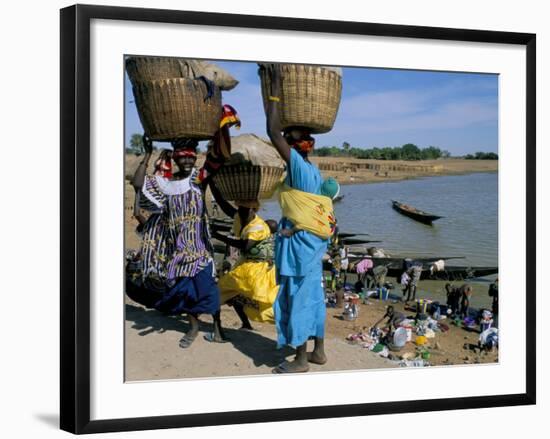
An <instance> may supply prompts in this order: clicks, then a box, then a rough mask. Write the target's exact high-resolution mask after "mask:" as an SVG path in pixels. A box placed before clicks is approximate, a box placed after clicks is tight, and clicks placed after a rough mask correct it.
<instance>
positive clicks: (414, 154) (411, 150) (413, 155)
mask: <svg viewBox="0 0 550 439" xmlns="http://www.w3.org/2000/svg"><path fill="white" fill-rule="evenodd" d="M401 156H402V158H403V160H420V158H421V155H420V149H419V148H418V146H416V145H415V144H413V143H406V144H405V145H403V146H402V147H401Z"/></svg>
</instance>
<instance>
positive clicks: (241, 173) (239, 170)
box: [214, 164, 284, 201]
mask: <svg viewBox="0 0 550 439" xmlns="http://www.w3.org/2000/svg"><path fill="white" fill-rule="evenodd" d="M283 173H284V169H283V168H279V167H272V166H255V165H251V164H238V165H225V166H223V167H222V168H221V169H220V170H219V172H218V173H217V174H216V175H215V176H214V183H215V184H216V187H217V188H218V189H219V191H220V193H221V195H222V196H223V198H225V199H226V200H232V201H235V200H243V201H251V200H265V199H269V198H271V197H272V196H273V194H274V192H275V190H276V189H277V187H278V185H279V183H280V182H281V180H282V177H283Z"/></svg>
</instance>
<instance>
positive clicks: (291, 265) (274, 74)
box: [263, 65, 328, 373]
mask: <svg viewBox="0 0 550 439" xmlns="http://www.w3.org/2000/svg"><path fill="white" fill-rule="evenodd" d="M263 68H267V69H268V71H269V72H270V75H271V95H270V96H269V100H268V107H267V133H268V135H269V137H270V139H271V142H272V143H273V145H274V146H275V148H276V149H277V150H278V152H279V154H280V155H281V158H282V159H283V160H284V161H285V162H286V163H287V177H286V181H285V183H286V184H287V185H288V186H289V187H290V188H292V189H297V190H299V191H303V192H309V193H312V194H317V195H319V194H320V193H321V185H322V183H323V181H322V177H321V174H320V172H319V169H318V168H317V167H316V166H315V165H313V164H312V163H311V162H310V161H309V160H308V153H309V152H310V151H311V150H312V149H313V145H314V140H313V138H312V137H311V136H310V135H309V131H308V130H307V129H305V128H301V127H296V128H291V129H287V130H286V131H285V133H284V135H283V134H282V130H281V125H280V120H279V110H278V108H277V105H278V102H279V96H280V93H281V77H280V72H279V69H278V68H277V66H276V65H269V66H265V67H263ZM294 226H295V225H294V224H292V222H290V221H289V220H288V219H286V218H283V219H282V220H281V222H280V224H279V234H278V237H277V240H276V243H275V265H276V267H277V275H278V283H279V285H280V289H279V293H278V295H277V299H276V301H275V304H274V306H273V308H274V314H275V323H276V327H277V338H278V340H277V341H278V346H279V347H281V346H284V345H289V346H291V347H294V348H295V349H296V357H295V359H294V360H293V361H285V362H283V363H281V364H280V365H279V366H277V367H276V368H275V369H274V370H273V372H274V373H295V372H307V371H308V370H309V362H311V363H316V364H324V363H326V361H327V358H326V355H325V351H324V336H325V318H326V306H325V301H324V290H323V287H322V275H323V270H322V258H323V255H324V254H325V252H326V250H327V246H328V239H323V238H320V237H318V236H316V235H314V234H313V233H311V232H308V231H305V230H298V231H295V230H293V229H294ZM310 338H313V339H314V340H315V346H314V349H313V352H311V353H309V354H308V352H307V341H308V340H309V339H310Z"/></svg>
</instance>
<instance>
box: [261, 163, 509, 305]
mask: <svg viewBox="0 0 550 439" xmlns="http://www.w3.org/2000/svg"><path fill="white" fill-rule="evenodd" d="M341 194H343V195H344V199H343V200H342V201H340V202H338V203H336V204H335V211H336V216H337V219H338V224H339V226H340V231H342V232H353V233H368V234H369V236H368V237H366V238H367V239H372V240H380V241H382V242H381V243H376V244H369V245H373V246H376V247H381V248H383V249H384V250H386V251H388V252H389V253H390V254H391V255H392V256H393V255H396V256H404V257H408V256H411V257H415V256H417V257H418V256H463V257H464V259H457V260H454V261H449V262H447V263H448V264H449V265H461V266H462V265H465V266H498V174H497V173H477V174H468V175H458V176H442V177H427V178H420V179H414V180H403V181H398V182H383V183H369V184H357V185H347V186H342V188H341ZM391 200H397V201H401V202H404V203H406V204H409V205H411V206H414V207H417V208H418V209H421V210H424V211H427V212H430V213H433V214H436V215H441V216H443V217H444V218H441V219H439V220H437V221H435V222H434V223H433V226H427V225H424V224H422V223H419V222H417V221H414V220H412V219H410V218H408V217H406V216H404V215H402V214H400V213H398V212H396V211H395V210H393V208H392V205H391ZM259 213H260V215H261V216H262V217H263V218H265V219H267V218H273V219H279V217H280V209H279V206H278V204H277V203H276V202H275V201H268V202H266V203H265V204H263V205H262V208H261V209H260V212H259ZM491 278H494V276H492V277H491ZM484 302H485V300H484Z"/></svg>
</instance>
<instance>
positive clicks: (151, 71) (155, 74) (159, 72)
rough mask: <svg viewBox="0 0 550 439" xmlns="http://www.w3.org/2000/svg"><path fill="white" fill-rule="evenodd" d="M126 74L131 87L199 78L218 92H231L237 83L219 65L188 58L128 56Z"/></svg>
mask: <svg viewBox="0 0 550 439" xmlns="http://www.w3.org/2000/svg"><path fill="white" fill-rule="evenodd" d="M126 72H128V76H129V77H130V81H131V82H132V84H133V85H135V84H139V83H141V82H145V81H156V80H158V79H171V78H189V79H197V78H199V77H201V76H203V77H205V78H207V79H209V80H210V81H212V82H213V83H214V84H216V85H217V86H218V87H219V88H220V90H232V89H233V88H235V87H236V86H237V84H238V83H239V81H237V80H236V79H235V78H234V77H233V76H231V74H230V73H229V72H228V71H226V70H225V69H224V68H222V67H220V66H219V65H217V64H214V63H211V62H208V61H204V60H198V59H189V58H174V57H163V56H130V57H128V58H126Z"/></svg>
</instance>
